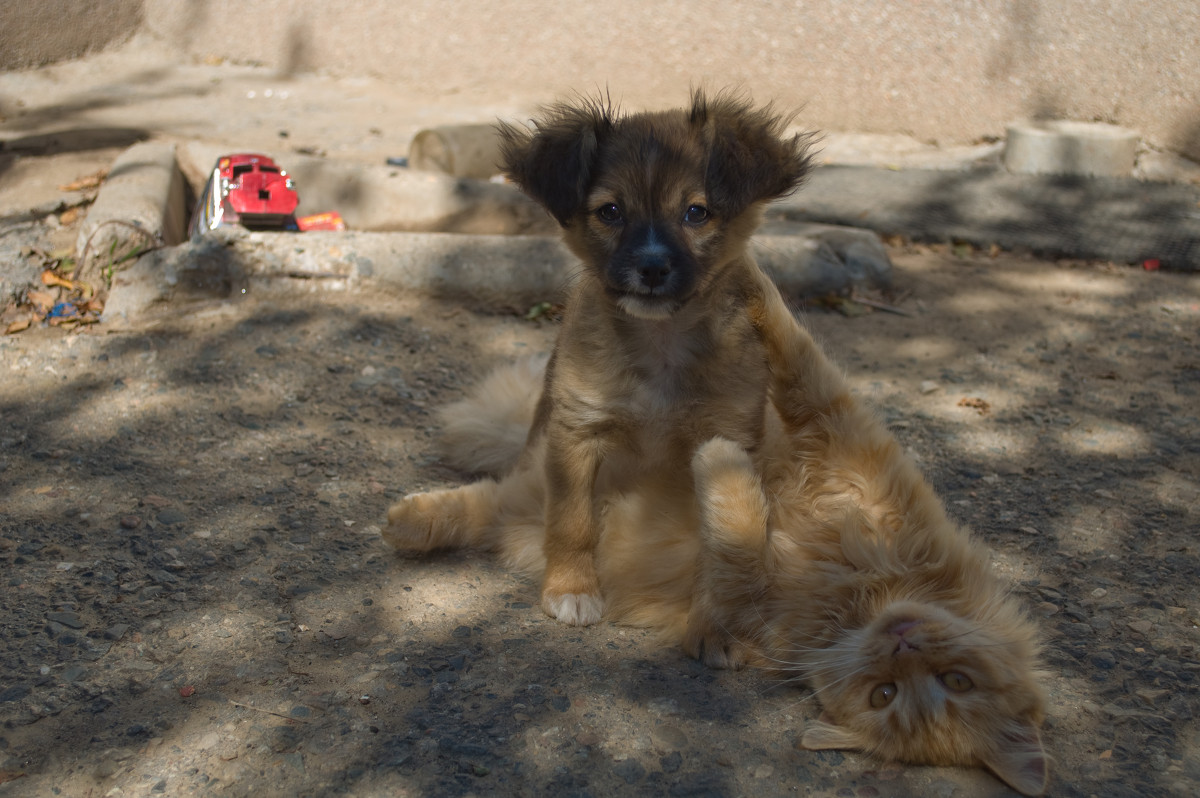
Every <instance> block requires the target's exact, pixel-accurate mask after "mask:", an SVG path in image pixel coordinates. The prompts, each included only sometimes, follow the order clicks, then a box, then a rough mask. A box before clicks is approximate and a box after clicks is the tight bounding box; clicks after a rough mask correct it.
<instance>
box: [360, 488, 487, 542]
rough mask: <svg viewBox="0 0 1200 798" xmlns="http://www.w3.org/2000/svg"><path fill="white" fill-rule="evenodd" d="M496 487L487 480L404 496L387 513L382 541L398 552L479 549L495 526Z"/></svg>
mask: <svg viewBox="0 0 1200 798" xmlns="http://www.w3.org/2000/svg"><path fill="white" fill-rule="evenodd" d="M499 503H500V486H499V485H498V484H497V483H496V482H495V481H494V480H491V479H484V480H480V481H479V482H475V483H473V484H471V485H464V486H463V487H461V488H450V489H447V490H435V491H430V492H428V493H413V494H410V495H408V496H405V497H404V498H403V499H401V500H400V501H399V502H397V503H396V504H393V505H392V507H391V509H390V510H388V523H387V526H386V527H385V528H384V530H383V539H384V541H386V542H387V543H388V544H389V545H390V546H392V547H393V548H395V549H398V550H400V551H430V550H432V549H457V548H462V547H464V546H472V545H480V544H482V543H483V542H484V541H485V539H486V537H487V533H488V531H489V530H490V529H491V528H492V526H493V525H494V524H495V522H496V516H497V511H498V509H499Z"/></svg>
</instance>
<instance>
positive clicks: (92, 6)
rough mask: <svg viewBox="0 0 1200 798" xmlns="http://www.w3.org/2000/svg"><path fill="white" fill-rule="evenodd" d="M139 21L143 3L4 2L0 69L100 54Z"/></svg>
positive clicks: (89, 0)
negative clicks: (94, 53) (90, 53)
mask: <svg viewBox="0 0 1200 798" xmlns="http://www.w3.org/2000/svg"><path fill="white" fill-rule="evenodd" d="M141 22H142V0H0V70H5V69H27V68H29V67H36V66H40V65H42V64H49V63H53V62H55V61H63V60H66V59H69V58H78V57H79V56H81V55H84V54H85V53H89V52H94V51H96V50H102V49H104V48H105V47H107V46H109V45H112V44H116V43H119V42H123V41H125V40H126V39H128V38H129V37H130V36H131V35H132V34H133V33H134V32H135V31H136V30H137V29H138V26H139V25H141Z"/></svg>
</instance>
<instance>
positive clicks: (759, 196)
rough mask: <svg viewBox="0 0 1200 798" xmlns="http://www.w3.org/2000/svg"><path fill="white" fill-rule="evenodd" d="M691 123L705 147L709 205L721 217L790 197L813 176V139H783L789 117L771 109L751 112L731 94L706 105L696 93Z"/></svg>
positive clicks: (700, 94) (748, 107) (807, 137)
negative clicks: (696, 128) (698, 130)
mask: <svg viewBox="0 0 1200 798" xmlns="http://www.w3.org/2000/svg"><path fill="white" fill-rule="evenodd" d="M690 119H691V123H692V124H693V125H695V126H697V127H699V128H700V129H701V131H702V134H703V136H704V140H705V142H706V144H707V147H708V166H707V170H706V174H705V193H706V194H707V199H708V204H709V206H710V207H711V208H712V209H713V210H715V211H716V212H717V213H719V214H721V215H723V216H726V217H729V216H736V215H738V214H739V213H741V212H742V211H744V210H746V209H747V208H749V207H750V206H751V205H754V204H756V203H759V202H767V201H770V200H773V199H778V198H779V197H783V196H786V195H788V194H791V193H792V192H793V191H795V190H796V189H797V188H799V187H800V185H801V184H802V183H803V182H804V180H805V179H806V178H807V177H808V174H809V172H810V171H812V156H811V155H810V149H811V147H812V143H813V136H812V134H798V135H795V136H791V137H784V136H783V131H784V129H785V128H786V127H787V124H788V122H789V117H786V116H780V115H779V114H776V113H775V112H774V110H773V109H772V108H771V106H769V105H768V106H766V107H763V108H754V107H753V106H751V105H750V103H749V102H747V101H745V100H743V99H742V98H740V97H738V96H736V95H733V94H729V93H723V94H720V95H718V96H717V97H715V98H714V99H712V100H709V99H708V98H707V97H705V95H704V93H703V92H701V91H697V92H695V93H694V94H693V95H692V109H691V116H690Z"/></svg>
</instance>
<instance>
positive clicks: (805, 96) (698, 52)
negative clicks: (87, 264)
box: [0, 0, 1200, 159]
mask: <svg viewBox="0 0 1200 798" xmlns="http://www.w3.org/2000/svg"><path fill="white" fill-rule="evenodd" d="M4 5H5V7H8V6H14V5H18V3H16V2H14V1H13V0H8V2H6V3H5V4H4ZM19 5H29V6H31V7H32V6H35V5H38V4H35V3H28V4H24V3H21V4H19ZM45 5H58V3H57V2H56V3H44V2H43V3H41V6H45ZM83 5H86V6H96V5H104V4H101V3H83ZM142 5H143V7H144V13H143V16H144V19H145V23H144V24H145V27H146V28H147V29H148V30H149V31H151V32H152V33H153V34H154V35H157V36H160V37H162V38H164V39H166V40H168V41H170V42H173V43H176V44H177V45H178V46H179V47H180V48H181V50H182V51H184V52H187V53H191V54H194V55H196V56H200V57H207V56H223V57H227V58H231V59H235V60H239V61H253V62H261V63H264V64H267V65H269V66H273V67H276V68H278V69H279V70H281V71H282V72H285V73H286V72H294V71H305V70H313V69H324V70H329V71H330V72H333V73H337V74H342V75H355V74H357V75H362V74H370V75H376V76H381V77H384V78H386V79H388V80H391V81H393V82H394V83H395V86H396V91H398V92H407V93H409V94H410V95H411V96H414V97H422V96H439V95H443V94H446V93H450V92H458V93H461V94H463V95H464V98H471V97H477V96H480V97H483V96H485V97H491V98H496V99H507V98H519V99H526V98H538V99H541V100H548V99H552V98H554V97H556V96H559V95H562V94H564V93H566V92H568V91H571V90H581V91H585V92H586V91H593V90H595V89H596V87H604V86H607V87H608V88H609V90H610V91H611V93H612V95H613V96H614V98H618V99H620V100H621V101H622V102H623V104H624V105H626V106H636V107H643V106H656V105H658V106H660V105H664V104H671V103H677V102H679V101H680V100H682V99H684V98H685V97H686V95H687V89H688V86H689V85H690V84H704V85H708V86H712V87H721V86H727V85H740V86H742V87H744V88H747V89H749V90H750V91H751V93H752V94H753V95H754V96H755V97H757V98H760V99H768V98H774V99H776V100H777V101H778V102H779V103H780V104H782V105H784V106H789V107H798V106H801V105H803V106H804V113H803V116H802V121H803V122H804V123H805V124H808V125H811V126H813V127H818V128H824V129H835V130H854V131H863V132H901V133H909V134H912V135H915V136H917V137H919V138H921V139H929V140H933V139H937V140H940V141H942V142H943V143H946V142H969V141H973V140H977V139H979V138H981V137H984V136H1000V135H1003V133H1004V129H1005V125H1006V123H1008V122H1009V121H1012V120H1014V119H1018V118H1028V117H1049V118H1069V119H1076V120H1084V121H1092V120H1101V121H1106V122H1113V123H1117V124H1123V125H1128V126H1130V127H1133V128H1136V129H1138V130H1139V131H1140V132H1141V133H1142V134H1143V135H1144V136H1145V137H1146V139H1147V140H1149V141H1150V142H1152V143H1154V144H1157V145H1159V146H1163V147H1166V148H1168V149H1173V150H1176V151H1179V152H1183V153H1185V154H1187V155H1190V156H1191V157H1193V158H1196V159H1200V3H1198V2H1196V0H970V1H969V2H967V1H966V0H794V1H793V2H789V1H788V0H739V1H738V2H730V0H654V1H653V2H646V1H645V0H604V2H583V0H486V1H484V2H481V1H480V0H469V1H468V0H358V2H356V3H354V4H349V3H334V2H329V0H142ZM39 7H40V6H39ZM28 13H30V14H32V13H33V12H32V11H30V12H28ZM5 27H6V26H4V25H3V24H2V22H0V30H2V29H4V28H5Z"/></svg>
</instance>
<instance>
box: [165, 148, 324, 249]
mask: <svg viewBox="0 0 1200 798" xmlns="http://www.w3.org/2000/svg"><path fill="white" fill-rule="evenodd" d="M299 204H300V196H299V195H298V194H297V193H296V185H295V183H294V182H293V181H292V178H290V177H288V175H287V172H285V171H283V170H282V169H280V168H279V165H278V164H276V163H275V162H274V161H273V160H271V159H270V158H268V157H267V156H265V155H255V154H251V153H242V154H238V155H224V156H222V157H220V158H218V159H217V165H216V166H215V167H214V168H213V173H212V176H211V177H210V178H209V179H208V182H207V183H205V185H204V191H203V192H201V194H200V199H199V201H198V202H197V203H196V211H195V213H193V214H192V221H191V224H190V225H189V226H188V232H189V233H190V234H191V236H192V237H193V238H194V237H195V236H198V235H200V234H201V233H204V232H205V231H207V230H215V229H217V228H218V227H220V226H221V225H233V224H241V225H242V226H244V227H248V228H256V229H264V228H265V229H276V230H278V229H283V230H296V229H297V225H296V217H295V216H294V213H295V211H296V206H297V205H299Z"/></svg>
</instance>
